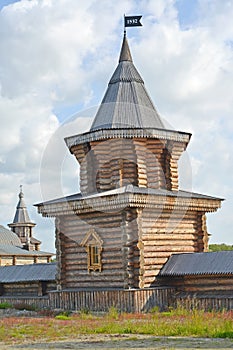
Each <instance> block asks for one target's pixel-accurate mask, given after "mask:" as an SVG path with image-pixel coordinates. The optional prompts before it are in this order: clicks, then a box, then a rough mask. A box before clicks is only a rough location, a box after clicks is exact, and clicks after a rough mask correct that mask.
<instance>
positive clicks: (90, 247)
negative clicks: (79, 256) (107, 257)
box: [81, 229, 103, 272]
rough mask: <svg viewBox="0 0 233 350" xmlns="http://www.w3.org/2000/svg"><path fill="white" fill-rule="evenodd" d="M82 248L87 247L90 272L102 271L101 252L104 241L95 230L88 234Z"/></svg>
mask: <svg viewBox="0 0 233 350" xmlns="http://www.w3.org/2000/svg"><path fill="white" fill-rule="evenodd" d="M81 246H83V247H86V252H87V269H88V272H90V271H99V272H101V271H102V260H101V252H102V246H103V241H102V239H101V238H100V237H99V235H98V233H97V232H96V231H95V230H93V229H92V230H90V231H88V232H87V233H86V235H85V237H84V238H83V240H82V242H81Z"/></svg>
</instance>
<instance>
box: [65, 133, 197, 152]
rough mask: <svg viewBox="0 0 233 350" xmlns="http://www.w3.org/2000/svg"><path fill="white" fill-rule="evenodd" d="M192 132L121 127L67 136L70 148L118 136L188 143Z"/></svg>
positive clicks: (66, 140)
mask: <svg viewBox="0 0 233 350" xmlns="http://www.w3.org/2000/svg"><path fill="white" fill-rule="evenodd" d="M190 137H191V134H190V133H186V132H181V131H173V130H166V129H152V128H142V129H141V128H140V129H139V128H138V129H137V128H135V129H131V128H119V129H100V130H95V131H90V132H87V133H84V134H78V135H74V136H70V137H66V138H65V142H66V144H67V146H68V148H69V149H71V147H73V146H76V145H79V144H83V143H85V142H91V141H100V140H107V139H116V138H157V139H162V140H172V141H178V142H185V143H187V144H188V142H189V140H190Z"/></svg>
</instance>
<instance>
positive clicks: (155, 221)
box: [140, 209, 204, 288]
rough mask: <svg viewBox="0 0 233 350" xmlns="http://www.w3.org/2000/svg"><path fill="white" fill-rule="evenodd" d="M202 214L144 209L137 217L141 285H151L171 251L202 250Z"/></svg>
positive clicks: (189, 251) (187, 251)
mask: <svg viewBox="0 0 233 350" xmlns="http://www.w3.org/2000/svg"><path fill="white" fill-rule="evenodd" d="M203 237H204V232H203V225H202V215H200V214H199V213H197V212H195V211H193V212H192V211H187V212H182V211H180V212H178V211H176V212H175V213H173V212H172V211H168V210H167V211H162V212H159V211H158V210H157V211H156V210H154V209H144V210H143V212H142V220H141V238H140V240H141V245H140V248H141V255H143V259H141V274H143V280H142V283H141V285H140V287H141V288H144V287H150V286H153V285H154V283H156V282H157V281H156V275H157V274H158V273H159V271H160V270H161V268H162V266H163V265H164V264H165V263H166V261H167V259H168V258H169V257H170V256H171V254H175V253H194V252H202V251H203V250H204V243H203Z"/></svg>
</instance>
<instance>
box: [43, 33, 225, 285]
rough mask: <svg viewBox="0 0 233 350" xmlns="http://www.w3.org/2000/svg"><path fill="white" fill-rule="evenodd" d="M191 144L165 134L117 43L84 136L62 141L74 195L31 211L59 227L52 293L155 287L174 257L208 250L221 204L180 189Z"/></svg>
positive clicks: (126, 51)
mask: <svg viewBox="0 0 233 350" xmlns="http://www.w3.org/2000/svg"><path fill="white" fill-rule="evenodd" d="M190 137H191V135H190V134H189V133H185V132H180V131H173V130H167V129H166V128H165V126H164V124H163V122H162V120H161V118H160V116H159V114H158V113H157V111H156V109H155V107H154V105H153V103H152V101H151V99H150V97H149V95H148V93H147V91H146V89H145V86H144V82H143V79H142V77H141V76H140V74H139V73H138V71H137V69H136V68H135V66H134V64H133V60H132V56H131V53H130V50H129V46H128V42H127V38H126V36H124V38H123V43H122V48H121V53H120V59H119V63H118V66H117V68H116V70H115V72H114V73H113V75H112V78H111V79H110V82H109V84H108V87H107V90H106V93H105V95H104V98H103V101H102V103H101V105H100V107H99V110H98V112H97V114H96V116H95V119H94V121H93V124H92V127H91V129H90V131H89V132H87V133H84V134H79V135H75V136H71V137H68V138H66V140H65V141H66V144H67V146H68V148H69V150H70V152H71V153H72V154H73V155H74V156H75V157H76V159H77V161H78V162H79V164H80V189H81V193H77V194H74V195H71V196H68V197H64V198H59V199H55V200H51V201H48V202H45V203H41V204H38V205H37V206H38V211H39V213H41V214H42V215H43V216H48V217H55V218H56V249H57V261H58V274H57V282H58V288H59V289H63V290H64V289H70V288H72V289H73V288H74V289H76V288H85V289H88V288H92V289H93V288H126V289H129V288H147V287H153V286H155V285H156V283H157V281H156V275H157V274H158V272H159V271H160V269H161V268H162V266H163V265H164V263H165V262H166V261H167V259H168V257H169V256H170V255H171V254H173V253H181V252H189V253H194V252H203V251H206V250H207V247H208V233H207V229H206V220H205V214H206V213H207V212H213V211H216V210H217V209H218V208H219V207H220V205H221V199H218V198H214V197H210V196H206V195H202V194H196V193H192V192H187V191H182V190H180V189H179V184H178V160H179V157H180V156H181V154H182V152H183V151H184V150H185V149H186V147H187V145H188V143H189V140H190Z"/></svg>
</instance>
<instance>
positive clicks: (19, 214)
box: [8, 186, 41, 250]
mask: <svg viewBox="0 0 233 350" xmlns="http://www.w3.org/2000/svg"><path fill="white" fill-rule="evenodd" d="M8 226H9V227H10V228H11V231H13V232H14V233H16V234H17V236H18V237H19V238H20V240H21V243H22V245H23V248H24V249H27V250H40V244H41V241H39V240H38V239H36V238H35V237H33V232H32V230H33V227H35V226H36V224H35V223H34V222H31V220H30V218H29V215H28V211H27V206H26V204H25V201H24V194H23V190H22V186H20V193H19V201H18V204H17V207H16V212H15V216H14V220H13V222H12V223H11V224H8Z"/></svg>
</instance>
